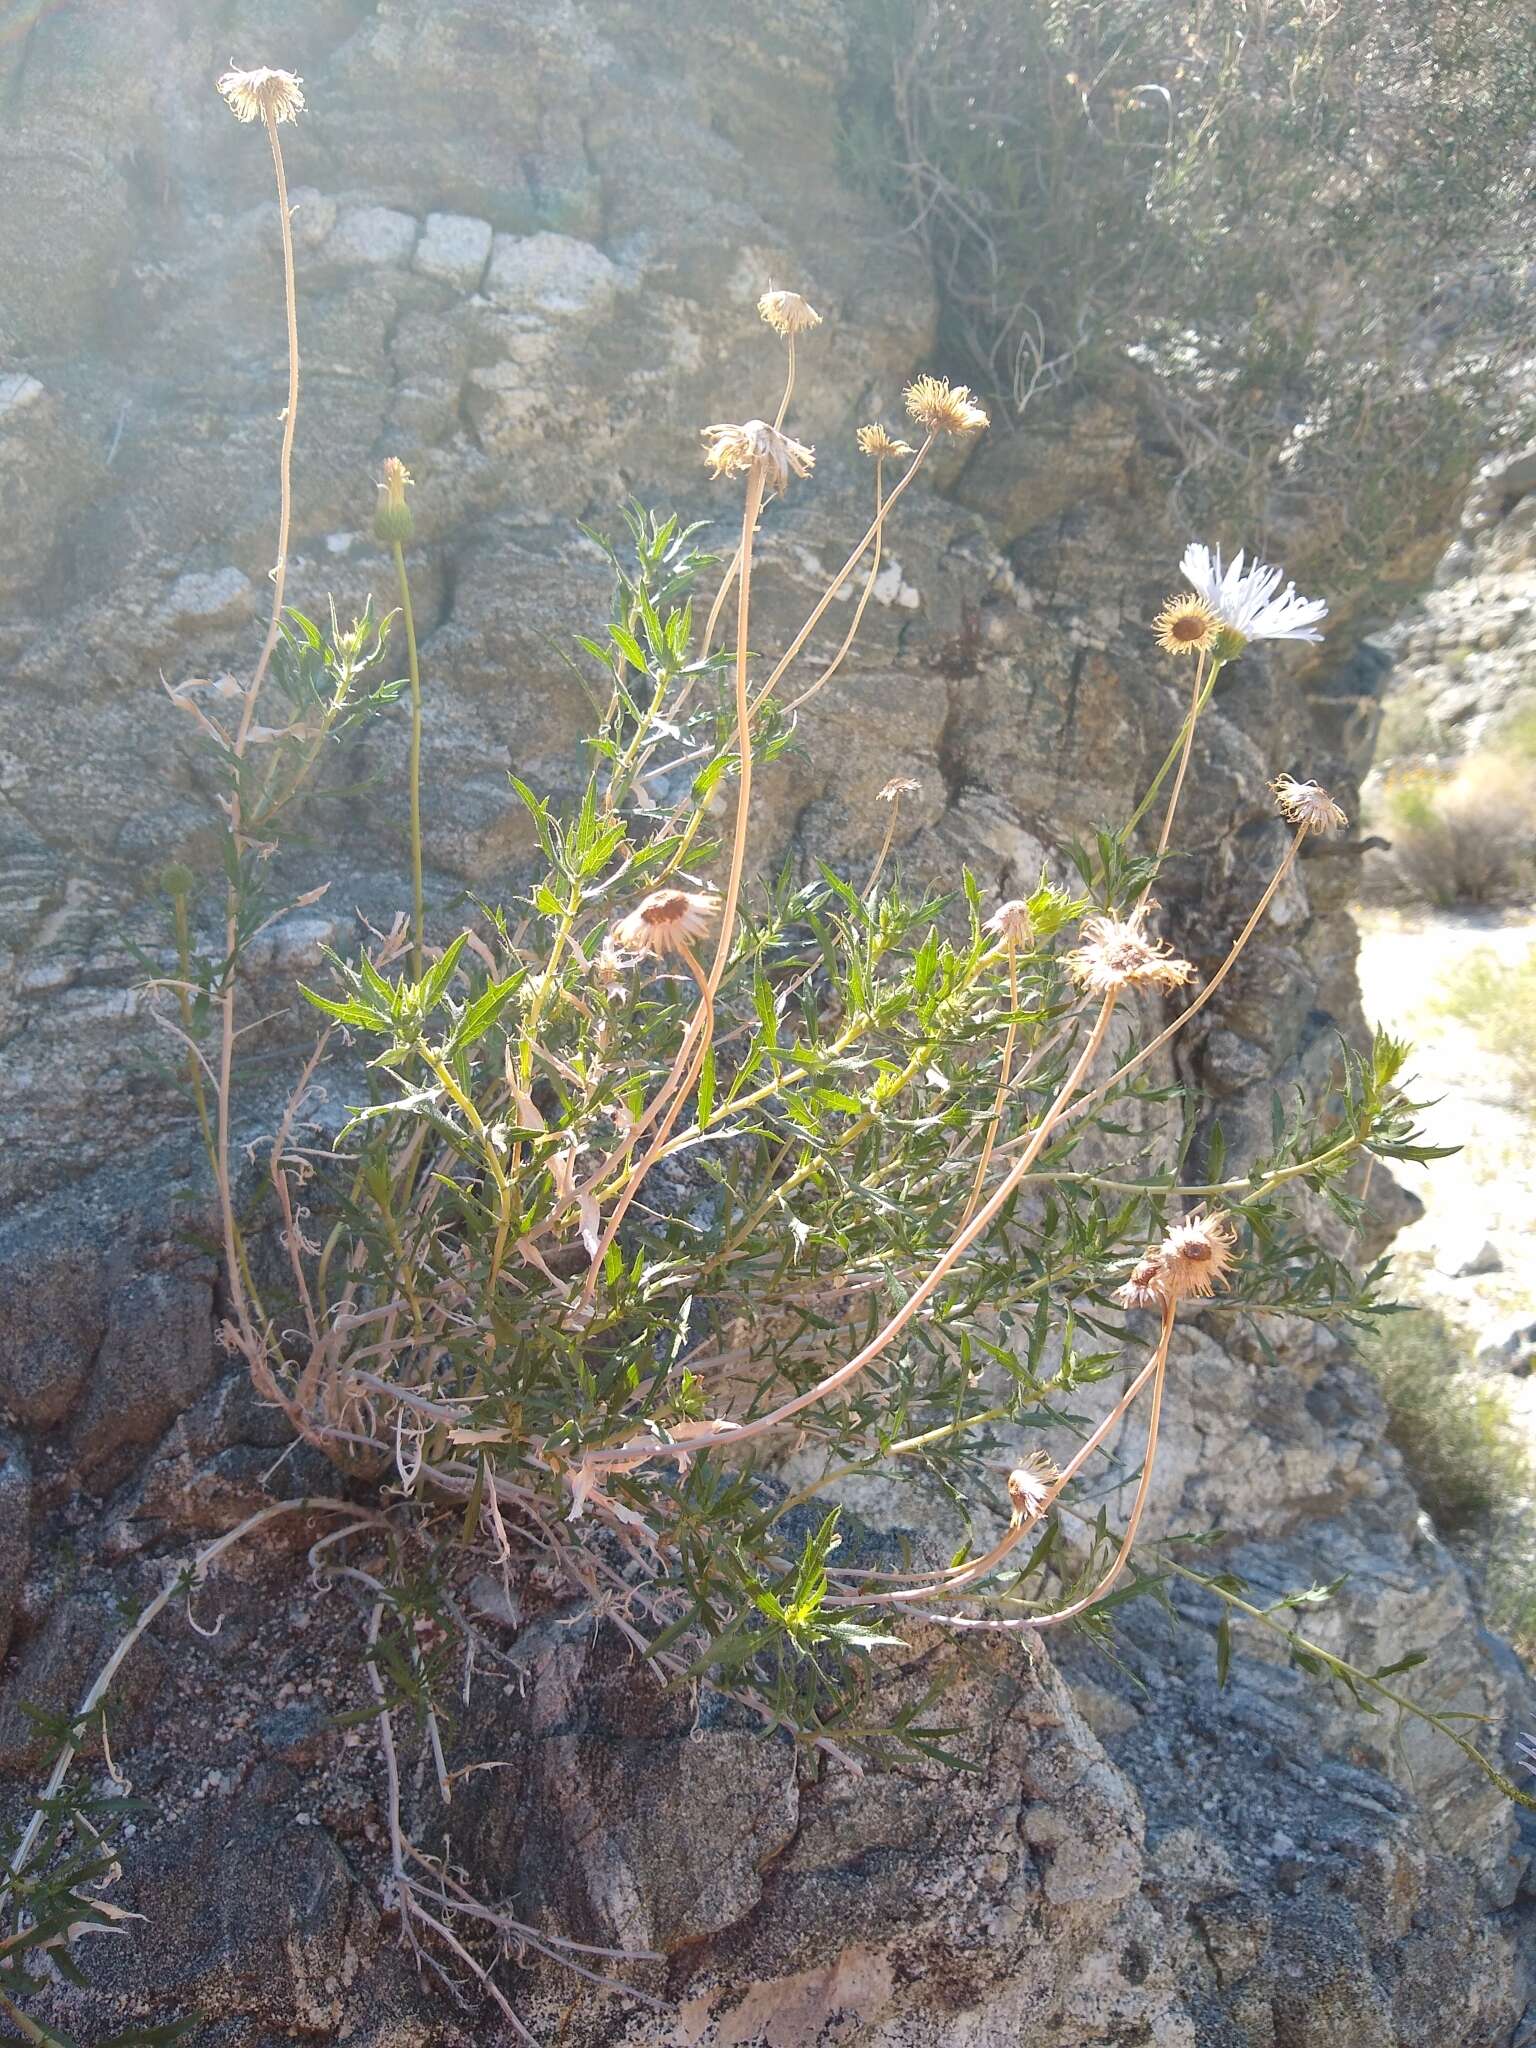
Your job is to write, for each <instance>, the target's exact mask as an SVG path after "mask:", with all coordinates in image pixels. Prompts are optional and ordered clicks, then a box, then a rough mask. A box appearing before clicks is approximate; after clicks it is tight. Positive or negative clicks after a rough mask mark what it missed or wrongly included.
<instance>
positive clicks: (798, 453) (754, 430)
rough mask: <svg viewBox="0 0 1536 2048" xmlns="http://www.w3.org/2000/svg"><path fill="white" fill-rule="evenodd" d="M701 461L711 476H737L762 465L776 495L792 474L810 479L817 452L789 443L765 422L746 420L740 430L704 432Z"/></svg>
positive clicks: (728, 428) (721, 428) (725, 428)
mask: <svg viewBox="0 0 1536 2048" xmlns="http://www.w3.org/2000/svg"><path fill="white" fill-rule="evenodd" d="M703 434H704V439H705V442H706V444H707V445H706V447H705V449H704V460H705V461H706V462H707V463H708V464H709V470H710V474H711V476H717V477H719V476H739V475H741V473H742V472H743V471H745V470H749V469H751V468H753V467H754V465H756V464H758V463H761V465H762V467H763V469H764V470H765V472H766V473H767V476H768V478H769V480H770V481H771V482H772V484H773V487H774V489H775V490H776V491H783V490H785V489H787V487H788V485H789V479H790V475H791V472H793V474H794V475H795V476H809V475H810V473H811V471H812V470H813V469H814V468H815V467H816V451H815V449H814V448H807V447H806V446H805V445H804V444H803V443H802V442H799V441H792V440H791V439H790V437H789V435H788V434H785V433H782V432H781V431H780V430H779V428H777V427H770V426H769V424H768V422H767V421H766V420H745V421H743V422H742V424H741V425H740V426H739V427H736V426H729V425H726V426H714V427H705V428H704V429H703Z"/></svg>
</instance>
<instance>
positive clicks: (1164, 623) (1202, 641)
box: [1152, 591, 1221, 654]
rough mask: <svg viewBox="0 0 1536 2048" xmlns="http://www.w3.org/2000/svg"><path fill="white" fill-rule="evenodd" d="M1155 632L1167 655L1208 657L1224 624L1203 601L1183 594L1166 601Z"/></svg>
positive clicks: (1154, 622)
mask: <svg viewBox="0 0 1536 2048" xmlns="http://www.w3.org/2000/svg"><path fill="white" fill-rule="evenodd" d="M1152 630H1153V632H1154V633H1155V634H1156V635H1157V644H1158V646H1159V647H1161V648H1162V650H1163V652H1164V654H1209V653H1210V651H1211V649H1212V648H1213V647H1214V646H1215V645H1216V642H1217V640H1218V639H1219V637H1220V635H1221V621H1220V619H1219V618H1217V616H1216V614H1215V612H1213V611H1212V610H1211V607H1210V606H1209V605H1208V604H1207V603H1206V601H1205V599H1204V598H1203V597H1191V596H1190V594H1189V592H1188V591H1184V592H1183V593H1182V594H1176V595H1175V596H1173V597H1170V598H1169V599H1168V600H1167V602H1166V603H1165V604H1164V606H1163V608H1162V610H1161V611H1160V612H1159V613H1158V615H1157V617H1156V618H1155V619H1154V620H1153V621H1152Z"/></svg>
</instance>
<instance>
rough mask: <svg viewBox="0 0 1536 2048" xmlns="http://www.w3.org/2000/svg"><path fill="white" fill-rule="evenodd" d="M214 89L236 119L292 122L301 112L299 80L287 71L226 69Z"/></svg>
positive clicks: (302, 98) (301, 90)
mask: <svg viewBox="0 0 1536 2048" xmlns="http://www.w3.org/2000/svg"><path fill="white" fill-rule="evenodd" d="M218 89H219V91H220V92H221V93H222V94H223V96H224V101H225V104H226V105H227V106H228V108H229V110H230V112H231V113H232V114H233V115H234V117H235V119H236V120H237V121H268V120H270V121H296V120H297V119H298V118H299V116H300V114H301V113H303V111H304V93H303V82H302V80H300V79H297V78H295V77H294V75H293V73H292V72H291V71H270V70H268V69H267V67H266V66H265V65H262V66H260V67H259V68H258V69H256V70H254V71H226V72H225V73H224V76H223V77H222V78H221V79H220V80H219V87H218Z"/></svg>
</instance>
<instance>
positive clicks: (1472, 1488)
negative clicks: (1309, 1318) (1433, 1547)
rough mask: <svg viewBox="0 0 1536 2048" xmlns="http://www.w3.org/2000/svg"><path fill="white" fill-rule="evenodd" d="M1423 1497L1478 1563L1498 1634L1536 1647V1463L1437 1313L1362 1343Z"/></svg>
mask: <svg viewBox="0 0 1536 2048" xmlns="http://www.w3.org/2000/svg"><path fill="white" fill-rule="evenodd" d="M1362 1355H1363V1356H1364V1358H1365V1360H1366V1362H1367V1364H1368V1365H1369V1366H1370V1367H1371V1369H1372V1371H1373V1372H1374V1373H1375V1375H1376V1378H1377V1380H1378V1382H1379V1384H1380V1386H1381V1391H1382V1396H1383V1398H1384V1399H1385V1401H1386V1404H1387V1409H1388V1412H1389V1416H1390V1421H1389V1425H1388V1432H1387V1433H1388V1436H1389V1438H1390V1440H1391V1442H1392V1443H1394V1444H1395V1445H1396V1446H1397V1448H1398V1449H1399V1450H1400V1451H1401V1452H1402V1454H1403V1460H1404V1462H1405V1464H1406V1465H1407V1467H1408V1470H1409V1473H1410V1474H1411V1475H1412V1478H1413V1482H1414V1485H1415V1487H1416V1488H1417V1490H1418V1493H1419V1497H1420V1499H1421V1500H1422V1501H1423V1503H1424V1505H1425V1507H1426V1508H1427V1509H1428V1510H1429V1513H1430V1515H1431V1516H1432V1517H1433V1519H1434V1521H1435V1524H1436V1526H1437V1527H1438V1529H1439V1530H1440V1532H1441V1533H1442V1534H1443V1535H1445V1536H1447V1537H1449V1538H1451V1539H1452V1540H1453V1541H1454V1542H1455V1543H1456V1544H1457V1546H1458V1548H1460V1549H1461V1550H1463V1551H1464V1552H1465V1553H1466V1554H1467V1555H1468V1556H1469V1558H1470V1559H1471V1561H1472V1562H1473V1564H1474V1566H1475V1569H1476V1575H1477V1578H1478V1582H1479V1588H1480V1593H1481V1598H1482V1602H1483V1605H1484V1607H1485V1609H1486V1611H1487V1614H1488V1617H1489V1619H1490V1621H1491V1622H1492V1623H1493V1625H1494V1626H1495V1627H1496V1628H1500V1629H1503V1630H1504V1631H1506V1632H1507V1633H1508V1634H1509V1635H1511V1636H1512V1637H1513V1638H1514V1639H1515V1641H1516V1643H1517V1644H1518V1645H1519V1646H1520V1648H1521V1649H1522V1650H1524V1651H1525V1652H1526V1653H1527V1654H1529V1653H1530V1651H1531V1650H1532V1648H1533V1646H1536V1539H1533V1537H1532V1533H1531V1513H1532V1508H1533V1505H1536V1464H1533V1461H1532V1458H1531V1454H1530V1451H1529V1449H1528V1448H1527V1446H1526V1444H1525V1442H1524V1439H1523V1438H1522V1436H1521V1434H1520V1432H1519V1430H1518V1429H1517V1428H1516V1426H1515V1425H1514V1423H1513V1421H1512V1419H1511V1416H1510V1411H1509V1404H1508V1402H1507V1401H1506V1399H1505V1397H1504V1393H1503V1390H1502V1389H1501V1388H1500V1387H1499V1385H1498V1384H1497V1383H1496V1382H1494V1381H1492V1380H1490V1379H1488V1378H1487V1377H1486V1376H1485V1375H1482V1374H1479V1373H1478V1372H1477V1370H1476V1368H1475V1366H1474V1364H1473V1359H1472V1346H1471V1343H1470V1340H1469V1339H1468V1338H1467V1337H1466V1336H1465V1335H1463V1333H1462V1332H1461V1331H1459V1330H1457V1329H1456V1328H1455V1327H1454V1326H1453V1325H1452V1324H1450V1323H1448V1322H1447V1321H1446V1320H1445V1318H1444V1317H1443V1316H1441V1315H1438V1314H1436V1313H1435V1312H1434V1311H1433V1310H1431V1309H1417V1310H1415V1311H1414V1312H1413V1313H1412V1314H1408V1315H1395V1316H1390V1317H1388V1318H1387V1319H1386V1321H1385V1322H1383V1323H1381V1324H1380V1325H1378V1327H1377V1328H1376V1330H1375V1331H1373V1332H1372V1333H1371V1334H1370V1335H1369V1336H1368V1337H1367V1338H1366V1339H1365V1341H1364V1343H1363V1344H1362Z"/></svg>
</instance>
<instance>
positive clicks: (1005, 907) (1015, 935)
mask: <svg viewBox="0 0 1536 2048" xmlns="http://www.w3.org/2000/svg"><path fill="white" fill-rule="evenodd" d="M982 930H983V931H988V932H990V933H991V934H992V936H993V938H995V939H1004V940H1006V941H1007V943H1008V944H1009V945H1010V946H1027V945H1029V944H1030V943H1031V941H1032V940H1033V938H1034V936H1035V925H1034V920H1033V918H1031V916H1030V914H1029V905H1028V904H1027V903H1026V902H1025V901H1024V899H1023V897H1022V896H1014V897H1011V898H1010V899H1009V900H1008V902H1006V903H1000V904H999V905H998V906H997V908H996V910H994V911H993V913H992V915H991V916H990V917H989V918H988V919H987V921H986V923H985V924H984V925H983V926H982Z"/></svg>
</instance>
